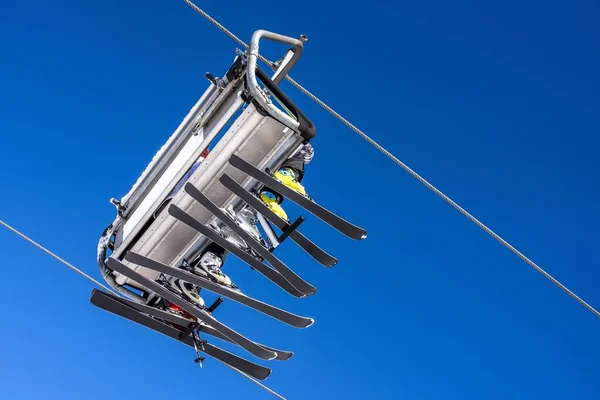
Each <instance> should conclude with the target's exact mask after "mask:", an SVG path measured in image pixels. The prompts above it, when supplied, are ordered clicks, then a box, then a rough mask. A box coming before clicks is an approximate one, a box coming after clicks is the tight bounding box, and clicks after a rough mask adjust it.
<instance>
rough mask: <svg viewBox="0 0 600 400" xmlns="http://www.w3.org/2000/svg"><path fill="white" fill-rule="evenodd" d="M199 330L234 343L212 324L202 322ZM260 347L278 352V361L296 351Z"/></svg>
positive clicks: (287, 357)
mask: <svg viewBox="0 0 600 400" xmlns="http://www.w3.org/2000/svg"><path fill="white" fill-rule="evenodd" d="M198 330H199V331H200V332H202V333H206V334H207V335H210V336H214V337H216V338H218V339H221V340H225V341H226V342H230V343H233V342H232V341H231V339H229V338H228V337H227V336H225V335H223V334H222V333H221V332H219V331H218V330H216V329H214V328H212V327H210V326H208V325H206V324H204V323H201V324H200V326H199V327H198ZM260 347H262V348H265V349H267V350H271V351H273V352H275V353H277V357H276V358H275V359H276V360H278V361H285V360H289V359H290V358H292V356H293V355H294V353H293V352H291V351H285V350H279V349H274V348H272V347H268V346H265V345H263V344H261V345H260Z"/></svg>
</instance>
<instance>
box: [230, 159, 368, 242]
mask: <svg viewBox="0 0 600 400" xmlns="http://www.w3.org/2000/svg"><path fill="white" fill-rule="evenodd" d="M229 164H231V165H232V166H233V167H235V168H236V169H238V170H240V171H242V172H244V173H246V174H248V175H250V176H251V177H252V178H254V179H256V180H257V181H259V182H261V183H262V184H263V185H265V186H267V187H270V188H271V189H273V190H275V191H276V192H278V193H279V194H281V195H282V196H285V197H287V198H288V199H290V200H291V201H293V202H294V203H296V204H298V205H299V206H300V207H302V208H304V209H305V210H307V211H309V212H310V213H311V214H313V215H315V216H316V217H318V218H319V219H321V220H322V221H324V222H325V223H327V224H329V225H330V226H332V227H333V228H335V229H337V230H338V231H339V232H341V233H343V234H344V235H346V236H348V237H349V238H351V239H355V240H361V239H364V238H366V237H367V231H365V230H364V229H362V228H360V227H358V226H356V225H353V224H351V223H350V222H348V221H346V220H345V219H343V218H341V217H339V216H337V215H335V214H334V213H332V212H331V211H329V210H327V209H326V208H323V207H322V206H320V205H319V204H317V203H315V202H314V201H312V200H311V199H309V198H307V197H304V196H303V195H301V194H300V193H297V192H295V191H294V190H292V189H290V188H288V187H287V186H285V185H284V184H282V183H281V182H279V181H278V180H277V179H275V178H273V177H272V176H271V175H269V174H267V173H266V172H263V171H261V170H260V169H258V168H256V167H255V166H253V165H251V164H249V163H248V162H247V161H245V160H243V159H241V158H240V157H238V156H237V155H235V154H233V155H232V156H231V158H230V159H229Z"/></svg>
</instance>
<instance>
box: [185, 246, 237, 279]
mask: <svg viewBox="0 0 600 400" xmlns="http://www.w3.org/2000/svg"><path fill="white" fill-rule="evenodd" d="M222 266H223V260H221V257H219V256H217V255H216V254H215V253H213V252H211V251H207V252H206V253H204V254H203V255H202V257H201V258H200V260H199V261H198V262H197V263H196V265H195V267H194V271H195V272H196V273H197V274H198V275H201V276H207V277H208V278H209V279H211V280H213V281H215V282H217V283H219V284H221V285H223V286H228V287H233V286H234V285H233V283H231V279H229V277H228V276H227V275H225V274H224V273H223V271H221V267H222Z"/></svg>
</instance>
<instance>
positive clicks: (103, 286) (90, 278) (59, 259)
mask: <svg viewBox="0 0 600 400" xmlns="http://www.w3.org/2000/svg"><path fill="white" fill-rule="evenodd" d="M0 224H1V225H3V226H4V227H5V228H6V229H8V230H10V231H11V232H13V233H15V234H17V235H18V236H20V237H21V238H23V239H25V240H27V241H28V242H29V243H31V244H32V245H34V246H36V247H37V248H39V249H40V250H42V251H44V252H45V253H47V254H49V255H50V256H52V257H54V258H55V259H56V260H58V261H59V262H61V263H63V264H64V265H66V266H67V267H69V268H71V269H72V270H73V271H75V272H77V273H78V274H80V275H81V276H83V277H84V278H86V279H87V280H89V281H91V282H93V283H95V284H96V285H98V286H100V287H101V288H103V289H104V290H107V291H109V292H111V293H113V294H115V295H117V296H118V294H117V293H115V292H114V291H113V290H112V289H109V288H108V287H106V286H105V285H103V284H102V283H100V282H98V281H97V280H96V279H94V278H92V277H91V276H89V275H88V274H86V273H85V272H83V271H81V270H80V269H79V268H76V267H75V266H74V265H73V264H71V263H69V262H68V261H65V260H63V259H62V258H60V257H59V256H57V255H56V254H54V253H53V252H51V251H50V250H48V249H46V248H45V247H44V246H42V245H41V244H39V243H37V242H35V241H34V240H33V239H30V238H29V237H27V236H26V235H25V234H23V233H21V232H19V231H18V230H17V229H15V228H13V227H12V226H10V225H9V224H7V223H6V222H4V221H2V220H0ZM223 364H224V365H226V366H228V367H229V368H231V369H233V370H234V371H236V372H238V373H240V374H242V375H243V376H245V377H246V378H248V379H250V380H251V381H252V382H254V383H256V384H257V385H259V386H260V387H262V388H263V389H265V390H267V391H268V392H270V393H271V394H273V395H274V396H276V397H278V398H280V399H282V400H285V397H282V396H281V395H279V394H278V393H277V392H275V391H273V390H271V389H269V388H268V387H266V386H265V385H263V384H262V383H260V382H258V381H257V380H255V379H254V378H253V377H251V376H250V375H248V374H246V373H245V372H243V371H241V370H239V369H237V368H235V367H234V366H232V365H228V364H226V363H223Z"/></svg>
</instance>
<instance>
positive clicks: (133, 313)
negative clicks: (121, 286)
mask: <svg viewBox="0 0 600 400" xmlns="http://www.w3.org/2000/svg"><path fill="white" fill-rule="evenodd" d="M90 301H91V302H92V304H94V305H95V306H96V307H99V308H101V309H103V310H105V311H108V312H110V313H113V314H115V315H118V316H120V317H122V318H125V319H127V320H130V321H132V322H135V323H137V324H140V325H142V326H144V327H146V328H149V329H152V330H154V331H156V332H159V333H162V334H163V335H165V336H168V337H170V338H172V339H175V340H177V341H179V342H182V343H184V344H186V345H188V346H190V347H191V348H194V340H193V338H192V336H191V334H188V335H187V336H186V337H184V338H180V337H181V336H182V334H183V333H185V332H184V331H182V330H179V329H177V328H174V327H172V326H169V325H167V324H165V323H164V322H161V321H158V320H156V319H154V318H151V317H149V316H147V315H144V314H142V313H141V312H140V311H138V310H136V309H135V308H133V307H131V306H130V305H129V304H128V303H129V301H125V300H124V299H120V298H117V297H114V296H112V295H110V294H108V293H105V292H102V291H100V290H98V289H94V290H92V296H91V298H90ZM146 307H147V306H146ZM155 311H160V310H155ZM166 314H169V313H166ZM169 315H170V316H171V317H174V321H177V320H182V321H180V322H183V321H189V320H188V319H186V318H181V317H177V316H176V315H173V314H169ZM169 322H171V321H169ZM190 322H191V321H190ZM200 350H201V351H202V352H203V353H205V354H207V355H209V356H211V357H213V358H215V359H216V360H218V361H220V362H222V363H224V364H227V365H229V366H231V367H234V368H236V369H238V370H240V371H242V372H244V373H246V374H248V375H250V376H252V377H254V378H256V379H259V380H265V379H266V378H267V377H268V376H269V375H270V374H271V369H270V368H266V367H263V366H261V365H258V364H255V363H253V362H251V361H248V360H245V359H243V358H241V357H239V356H236V355H235V354H231V353H229V352H227V351H225V350H223V349H220V348H218V347H216V346H214V345H212V344H210V343H205V344H204V349H200Z"/></svg>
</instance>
